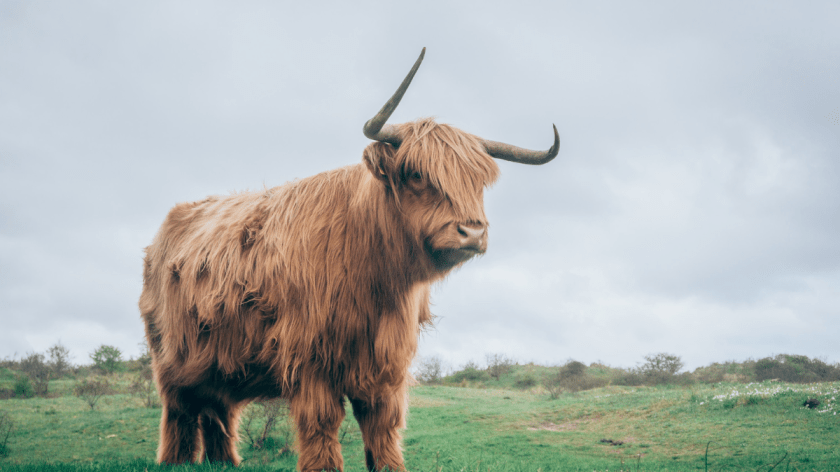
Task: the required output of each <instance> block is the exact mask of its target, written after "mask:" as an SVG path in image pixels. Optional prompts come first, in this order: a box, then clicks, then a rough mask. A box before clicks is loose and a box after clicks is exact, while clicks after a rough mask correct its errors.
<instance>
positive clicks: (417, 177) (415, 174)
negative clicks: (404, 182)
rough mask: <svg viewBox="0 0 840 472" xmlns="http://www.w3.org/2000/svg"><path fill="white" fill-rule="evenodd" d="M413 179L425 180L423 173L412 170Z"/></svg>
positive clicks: (417, 180)
mask: <svg viewBox="0 0 840 472" xmlns="http://www.w3.org/2000/svg"><path fill="white" fill-rule="evenodd" d="M411 180H414V181H416V182H420V181H422V180H423V174H421V173H420V172H412V173H411Z"/></svg>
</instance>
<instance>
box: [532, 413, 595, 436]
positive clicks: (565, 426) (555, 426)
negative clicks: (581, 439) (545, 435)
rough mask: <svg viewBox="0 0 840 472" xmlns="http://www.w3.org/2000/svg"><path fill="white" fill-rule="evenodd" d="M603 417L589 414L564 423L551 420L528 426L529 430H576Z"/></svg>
mask: <svg viewBox="0 0 840 472" xmlns="http://www.w3.org/2000/svg"><path fill="white" fill-rule="evenodd" d="M599 419H601V415H595V416H587V417H584V418H578V419H576V420H571V421H565V422H563V423H552V422H551V421H545V422H542V423H540V424H538V425H536V426H529V427H527V429H528V431H555V432H561V431H576V430H577V429H578V428H579V427H580V426H581V425H585V424H591V423H594V422H596V421H598V420H599Z"/></svg>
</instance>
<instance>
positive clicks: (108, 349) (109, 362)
mask: <svg viewBox="0 0 840 472" xmlns="http://www.w3.org/2000/svg"><path fill="white" fill-rule="evenodd" d="M90 358H91V360H93V365H94V367H96V369H97V370H99V371H100V372H101V373H103V374H113V373H114V372H116V371H117V370H118V369H119V368H120V363H121V361H122V352H120V350H119V349H117V348H116V347H114V346H108V345H105V344H102V345H101V346H99V347H98V348H96V350H94V351H93V353H91V355H90Z"/></svg>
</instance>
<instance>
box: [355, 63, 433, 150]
mask: <svg viewBox="0 0 840 472" xmlns="http://www.w3.org/2000/svg"><path fill="white" fill-rule="evenodd" d="M425 55H426V48H423V50H422V51H420V57H418V58H417V62H415V63H414V67H412V68H411V70H410V71H409V72H408V75H407V76H405V79H404V80H403V81H402V84H400V88H398V89H397V91H396V92H394V95H393V96H392V97H391V99H390V100H388V101H387V102H385V105H384V106H383V107H382V109H381V110H379V113H377V114H376V116H374V117H373V118H371V119H369V120H368V121H367V123H365V127H364V132H365V136H367V137H368V138H370V139H373V140H374V141H383V142H386V143H390V144H392V145H394V146H399V145H400V143H402V140H401V139H400V137H399V134H398V133H397V127H396V126H394V125H386V124H385V122H386V121H388V118H389V117H390V116H391V113H393V112H394V110H395V109H396V108H397V105H399V104H400V100H402V97H403V95H405V91H406V90H408V86H409V84H411V79H413V78H414V74H415V73H417V69H418V68H420V63H421V62H423V56H425Z"/></svg>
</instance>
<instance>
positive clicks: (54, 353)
mask: <svg viewBox="0 0 840 472" xmlns="http://www.w3.org/2000/svg"><path fill="white" fill-rule="evenodd" d="M47 354H49V356H50V360H49V363H48V364H47V365H48V366H49V368H50V370H51V371H52V377H53V378H54V379H60V378H61V377H62V376H63V375H64V374H66V373H68V372H69V371H70V369H71V368H72V367H73V366H72V365H71V364H70V350H69V349H67V348H66V347H64V345H62V344H61V341H59V342H57V343H55V344H54V345H53V346H52V347H51V348H49V349H47Z"/></svg>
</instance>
